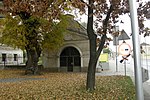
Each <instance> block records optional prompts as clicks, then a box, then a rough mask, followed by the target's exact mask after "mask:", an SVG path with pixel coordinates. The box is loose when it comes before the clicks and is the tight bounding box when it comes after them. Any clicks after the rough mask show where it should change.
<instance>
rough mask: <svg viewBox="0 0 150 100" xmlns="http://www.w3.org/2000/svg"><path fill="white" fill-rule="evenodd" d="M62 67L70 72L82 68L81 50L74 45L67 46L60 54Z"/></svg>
mask: <svg viewBox="0 0 150 100" xmlns="http://www.w3.org/2000/svg"><path fill="white" fill-rule="evenodd" d="M60 67H61V68H65V69H66V70H67V71H68V72H74V71H78V72H79V71H80V70H81V57H80V53H79V51H78V50H77V49H76V48H74V47H66V48H65V49H64V50H63V51H62V52H61V54H60Z"/></svg>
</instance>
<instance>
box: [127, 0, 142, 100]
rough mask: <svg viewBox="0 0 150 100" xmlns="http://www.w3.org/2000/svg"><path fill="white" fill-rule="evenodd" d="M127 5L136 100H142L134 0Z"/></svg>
mask: <svg viewBox="0 0 150 100" xmlns="http://www.w3.org/2000/svg"><path fill="white" fill-rule="evenodd" d="M129 4H130V15H131V26H132V41H133V52H134V70H135V71H134V72H135V86H136V100H144V95H143V84H142V70H141V60H140V42H139V27H138V19H137V9H136V0H129Z"/></svg>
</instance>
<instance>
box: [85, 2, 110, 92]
mask: <svg viewBox="0 0 150 100" xmlns="http://www.w3.org/2000/svg"><path fill="white" fill-rule="evenodd" d="M93 2H94V1H93V0H89V6H88V23H87V34H88V37H89V41H90V60H89V65H88V72H87V82H86V89H87V90H88V91H93V90H94V89H95V73H96V65H97V61H98V58H99V56H100V54H101V51H102V49H103V47H104V44H105V41H106V39H107V36H106V32H107V25H108V21H109V18H110V14H111V12H112V11H113V7H112V5H111V6H110V9H109V10H108V13H107V16H106V18H105V20H104V22H103V33H104V34H103V35H102V37H101V42H100V44H99V48H98V49H97V43H96V39H97V35H96V34H95V33H94V31H93V8H94V7H93Z"/></svg>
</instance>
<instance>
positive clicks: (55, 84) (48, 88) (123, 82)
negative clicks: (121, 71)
mask: <svg viewBox="0 0 150 100" xmlns="http://www.w3.org/2000/svg"><path fill="white" fill-rule="evenodd" d="M23 73H24V71H21V70H0V79H6V78H7V79H8V78H27V79H28V78H42V80H25V81H20V82H19V81H18V82H0V100H135V90H134V85H133V83H132V80H131V79H130V77H125V76H97V77H96V90H95V91H94V92H92V93H90V92H88V91H86V89H85V83H86V73H44V74H43V75H40V76H24V75H23Z"/></svg>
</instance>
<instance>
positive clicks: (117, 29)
mask: <svg viewBox="0 0 150 100" xmlns="http://www.w3.org/2000/svg"><path fill="white" fill-rule="evenodd" d="M114 32H115V34H114V41H113V44H114V45H115V46H116V72H117V71H118V61H117V56H118V51H117V45H119V41H118V35H119V26H115V27H114Z"/></svg>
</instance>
